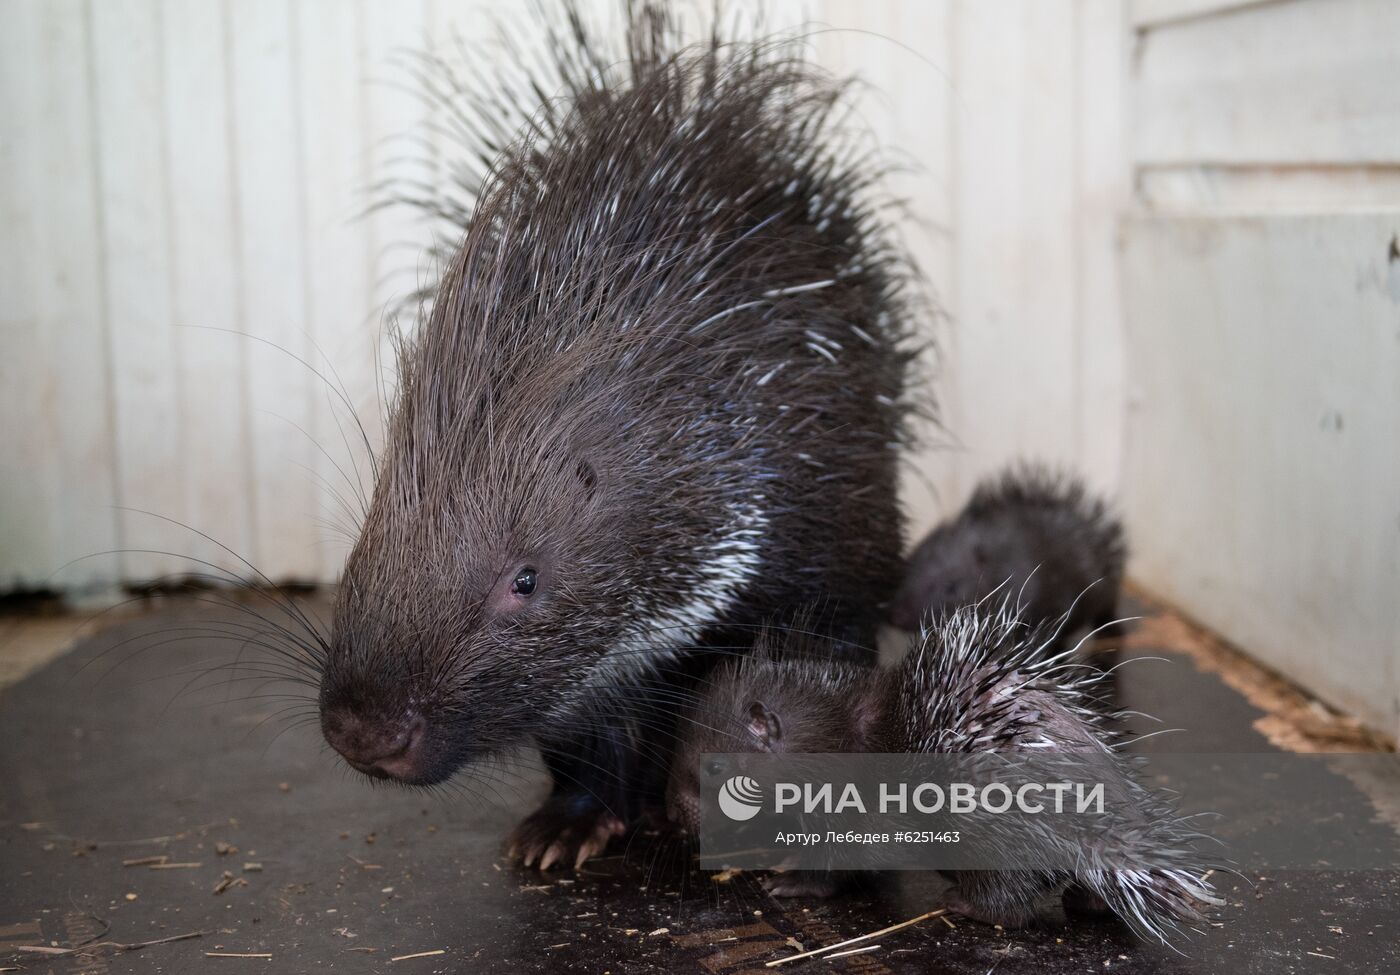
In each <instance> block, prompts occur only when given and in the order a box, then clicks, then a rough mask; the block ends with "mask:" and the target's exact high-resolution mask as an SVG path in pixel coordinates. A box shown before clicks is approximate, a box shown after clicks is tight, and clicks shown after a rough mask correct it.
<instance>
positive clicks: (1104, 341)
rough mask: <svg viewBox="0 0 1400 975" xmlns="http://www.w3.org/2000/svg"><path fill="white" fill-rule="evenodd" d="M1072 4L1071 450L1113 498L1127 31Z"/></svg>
mask: <svg viewBox="0 0 1400 975" xmlns="http://www.w3.org/2000/svg"><path fill="white" fill-rule="evenodd" d="M1076 8H1077V10H1076V24H1075V30H1076V34H1077V38H1076V52H1077V54H1076V58H1075V72H1076V74H1075V93H1074V105H1073V111H1074V114H1075V118H1076V120H1077V122H1078V129H1079V135H1078V145H1077V152H1076V167H1077V172H1076V178H1077V185H1076V201H1075V212H1076V226H1075V233H1076V247H1075V272H1076V274H1077V275H1078V295H1079V300H1078V323H1077V324H1078V333H1077V341H1076V345H1077V349H1076V352H1075V363H1076V371H1075V381H1074V393H1075V421H1076V431H1077V437H1078V442H1077V443H1076V445H1075V453H1076V454H1077V456H1078V464H1079V469H1080V470H1081V471H1082V472H1083V473H1084V476H1085V477H1086V478H1087V479H1088V480H1089V481H1090V483H1092V484H1094V485H1095V486H1097V487H1098V488H1099V489H1101V490H1103V491H1106V492H1108V493H1109V494H1110V495H1114V494H1116V493H1117V490H1118V488H1119V485H1120V482H1121V480H1122V470H1123V441H1124V437H1125V417H1126V413H1127V378H1126V373H1127V363H1126V359H1125V350H1124V341H1123V300H1122V291H1121V287H1120V274H1119V264H1120V248H1119V242H1118V221H1119V216H1120V215H1121V214H1122V213H1123V212H1125V210H1126V209H1127V207H1128V205H1129V201H1130V199H1131V192H1130V188H1129V183H1130V178H1129V173H1128V159H1127V144H1126V140H1125V135H1124V121H1123V112H1124V103H1125V101H1126V95H1127V85H1128V78H1127V53H1128V50H1129V44H1130V34H1129V30H1128V25H1127V23H1126V21H1125V15H1126V11H1125V9H1124V5H1123V4H1122V3H1120V2H1119V0H1076Z"/></svg>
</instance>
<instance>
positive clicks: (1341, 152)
mask: <svg viewBox="0 0 1400 975" xmlns="http://www.w3.org/2000/svg"><path fill="white" fill-rule="evenodd" d="M1134 21H1135V24H1134V26H1135V29H1136V35H1137V37H1136V44H1135V56H1134V59H1133V64H1134V69H1133V78H1132V86H1131V96H1130V103H1129V117H1130V118H1131V119H1132V126H1131V133H1130V140H1129V151H1130V155H1131V164H1132V167H1133V172H1134V183H1135V186H1136V190H1137V192H1136V199H1135V206H1134V208H1133V213H1132V215H1131V216H1130V218H1129V219H1128V220H1127V221H1126V223H1125V227H1124V238H1125V252H1124V257H1125V259H1124V281H1125V285H1124V294H1125V298H1126V305H1125V307H1126V324H1127V329H1128V339H1127V347H1128V349H1129V363H1128V375H1129V376H1130V380H1131V391H1130V400H1129V402H1130V409H1129V412H1128V421H1127V429H1128V444H1129V448H1128V451H1127V456H1126V464H1125V474H1124V490H1123V493H1124V498H1125V502H1126V504H1127V513H1128V517H1129V528H1130V532H1131V534H1132V536H1133V538H1134V543H1135V549H1136V553H1137V555H1136V559H1135V561H1134V565H1133V572H1134V574H1135V575H1136V576H1137V577H1138V579H1139V580H1140V581H1142V582H1144V583H1146V584H1147V585H1148V586H1149V587H1151V588H1152V589H1154V590H1156V591H1158V592H1160V593H1162V594H1163V595H1165V596H1167V597H1169V598H1170V599H1172V600H1173V601H1174V602H1176V603H1177V604H1179V605H1181V606H1183V607H1185V608H1187V609H1188V610H1189V611H1190V612H1191V613H1193V614H1194V615H1196V616H1197V617H1198V618H1200V619H1202V620H1203V621H1205V622H1206V623H1208V624H1209V625H1210V626H1212V627H1213V628H1215V629H1216V630H1218V631H1219V632H1221V633H1223V634H1225V635H1226V636H1227V637H1229V638H1231V639H1232V640H1234V641H1235V642H1237V643H1238V644H1240V645H1241V646H1243V647H1245V648H1246V649H1248V650H1249V651H1251V652H1252V653H1254V654H1256V655H1257V656H1259V657H1261V658H1262V659H1264V660H1265V661H1266V662H1267V663H1269V664H1271V665H1273V666H1274V667H1276V668H1278V669H1279V670H1282V671H1283V672H1284V673H1286V674H1288V675H1289V676H1291V677H1293V678H1294V679H1295V680H1297V681H1298V682H1300V683H1301V684H1303V685H1304V686H1306V687H1309V688H1312V689H1314V690H1315V691H1316V692H1317V693H1318V694H1319V695H1320V696H1321V697H1323V698H1325V699H1326V700H1329V701H1330V702H1332V703H1333V704H1336V705H1339V706H1341V707H1343V708H1345V709H1347V710H1350V711H1353V712H1355V713H1357V714H1359V715H1361V716H1362V717H1364V718H1365V719H1366V720H1368V721H1369V722H1370V723H1371V724H1373V725H1374V726H1376V727H1379V728H1382V729H1384V730H1386V731H1388V732H1390V733H1391V734H1397V733H1400V599H1397V593H1400V236H1397V235H1400V41H1397V39H1398V38H1400V5H1397V4H1395V3H1393V2H1389V0H1292V2H1266V3H1249V4H1245V3H1239V2H1235V3H1225V2H1219V0H1217V2H1208V0H1192V2H1182V0H1171V2H1169V0H1153V2H1139V3H1137V4H1136V6H1135V8H1134Z"/></svg>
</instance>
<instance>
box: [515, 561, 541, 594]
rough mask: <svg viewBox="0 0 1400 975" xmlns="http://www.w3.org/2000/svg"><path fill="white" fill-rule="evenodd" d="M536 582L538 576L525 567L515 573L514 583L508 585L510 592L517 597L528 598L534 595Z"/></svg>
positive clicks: (528, 567) (532, 570)
mask: <svg viewBox="0 0 1400 975" xmlns="http://www.w3.org/2000/svg"><path fill="white" fill-rule="evenodd" d="M538 582H539V574H538V573H537V572H536V571H535V570H534V569H533V568H531V567H530V566H528V565H527V566H526V567H525V568H523V569H521V570H520V571H519V572H518V573H516V576H515V579H514V581H512V582H511V584H510V591H511V592H513V593H514V594H515V595H517V596H529V595H531V594H532V593H534V591H535V585H536V584H537V583H538Z"/></svg>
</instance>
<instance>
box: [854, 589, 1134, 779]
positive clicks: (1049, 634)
mask: <svg viewBox="0 0 1400 975" xmlns="http://www.w3.org/2000/svg"><path fill="white" fill-rule="evenodd" d="M1062 624H1063V621H1056V622H1052V623H1044V624H1040V625H1034V626H1033V625H1031V624H1028V623H1025V622H1023V621H1022V620H1021V618H1020V617H1019V616H1018V615H1017V613H1016V610H1015V608H1014V607H1013V605H1012V602H1011V599H1010V597H1009V596H1006V597H1003V598H1002V599H1000V600H994V599H992V598H986V599H983V600H981V601H979V602H977V603H972V604H969V605H966V606H963V607H961V608H959V609H957V610H954V611H952V612H950V613H946V614H944V615H942V616H940V617H938V618H935V619H930V620H928V621H926V623H925V624H924V626H923V627H922V628H921V630H920V633H919V634H918V635H917V636H916V637H915V638H914V639H913V640H911V641H910V646H909V650H908V652H907V653H906V654H905V657H904V660H903V661H902V662H901V663H900V665H899V666H898V667H897V668H896V669H895V670H894V671H893V672H892V673H891V674H890V676H889V678H888V680H889V682H890V685H891V687H892V693H890V694H888V695H887V703H888V707H889V716H888V718H887V719H886V720H885V723H884V730H883V731H882V732H881V736H882V737H883V738H887V739H889V740H891V741H897V742H900V743H901V747H900V749H899V750H908V751H911V752H924V753H938V752H945V753H948V752H956V753H970V752H979V751H993V750H1005V749H1012V748H1019V747H1025V746H1026V745H1027V744H1030V743H1035V747H1048V746H1052V747H1056V748H1063V749H1075V748H1080V749H1095V748H1104V747H1107V745H1106V744H1105V743H1106V742H1107V741H1109V737H1110V736H1109V732H1108V730H1107V728H1106V721H1107V716H1108V711H1107V709H1106V708H1105V707H1104V706H1103V704H1102V702H1101V700H1100V694H1099V685H1100V683H1101V682H1102V680H1103V673H1102V672H1101V671H1099V670H1097V669H1094V668H1091V667H1086V666H1084V665H1082V664H1078V663H1075V662H1074V661H1073V660H1072V659H1070V654H1068V653H1066V652H1064V651H1061V650H1058V649H1057V643H1058V636H1059V629H1060V626H1061V625H1062ZM1050 699H1053V701H1054V703H1055V707H1054V708H1051V709H1050V710H1049V711H1047V709H1046V704H1047V701H1048V700H1050ZM1061 711H1062V712H1063V713H1064V715H1065V716H1066V719H1067V720H1062V721H1061V720H1038V716H1041V715H1047V714H1051V713H1059V712H1061Z"/></svg>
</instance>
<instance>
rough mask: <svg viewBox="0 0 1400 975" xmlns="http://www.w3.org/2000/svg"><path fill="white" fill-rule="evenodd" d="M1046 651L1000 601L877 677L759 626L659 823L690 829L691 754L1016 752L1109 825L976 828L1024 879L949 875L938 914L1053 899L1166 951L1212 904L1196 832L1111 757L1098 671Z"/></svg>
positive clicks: (707, 697)
mask: <svg viewBox="0 0 1400 975" xmlns="http://www.w3.org/2000/svg"><path fill="white" fill-rule="evenodd" d="M1061 622H1063V621H1061ZM1057 640H1058V638H1057V635H1056V634H1055V632H1054V629H1053V627H1047V626H1031V625H1029V624H1025V623H1023V622H1022V621H1021V620H1020V619H1019V618H1018V617H1017V616H1016V614H1015V612H1014V611H1013V610H1012V609H1011V603H1010V600H1009V599H1008V600H1004V601H1002V602H1001V603H1000V604H999V605H997V604H993V603H989V602H983V603H980V604H972V605H968V606H964V607H962V608H960V609H958V610H955V611H954V612H952V613H951V614H948V615H944V616H941V617H937V618H934V619H932V620H931V621H930V622H929V624H928V626H927V627H926V628H925V629H923V630H922V631H921V633H920V634H919V636H917V637H916V638H914V639H913V640H912V641H911V645H910V648H909V651H908V653H907V654H906V655H905V658H904V660H903V662H902V663H901V664H900V665H899V666H898V667H895V668H892V669H889V670H886V671H878V670H872V669H870V668H868V667H857V666H851V665H849V664H843V663H841V662H839V661H834V660H830V659H823V654H821V653H820V652H819V651H818V650H817V648H815V647H814V646H813V644H814V643H819V642H820V638H817V639H816V640H814V639H813V637H811V636H810V635H807V634H804V633H799V632H795V631H794V630H792V629H790V628H783V629H782V630H777V631H772V632H768V631H765V632H764V633H763V634H762V635H761V637H760V639H759V641H758V646H757V649H756V651H755V652H754V653H752V654H750V655H749V656H748V657H746V658H744V659H742V660H739V661H731V662H727V663H726V664H724V665H723V666H722V667H721V668H720V669H719V670H718V671H717V672H716V673H714V674H713V675H712V677H711V679H710V680H709V681H708V683H707V686H706V688H705V690H704V693H703V694H702V695H701V696H700V697H699V699H698V702H697V703H696V704H695V706H694V708H693V710H692V712H691V713H690V715H689V720H687V721H686V722H685V725H684V731H683V733H682V734H681V736H680V741H679V744H678V746H677V753H676V759H675V761H674V762H673V764H672V768H671V781H670V783H669V784H668V788H667V811H668V814H669V815H670V817H671V818H672V819H673V820H674V821H676V822H678V823H679V824H680V825H682V826H684V827H686V828H688V829H690V830H692V831H694V830H695V829H697V828H698V825H699V814H700V797H699V781H700V780H699V768H700V760H701V759H700V757H701V756H702V755H704V754H708V753H734V752H756V751H770V752H794V753H804V752H814V753H828V752H875V753H910V754H928V755H978V754H985V753H995V752H1021V753H1023V754H1028V755H1036V756H1047V755H1048V756H1054V757H1055V758H1058V759H1066V760H1068V761H1069V762H1070V763H1071V767H1074V768H1078V767H1081V766H1080V764H1079V763H1082V768H1083V769H1084V770H1085V771H1086V772H1087V773H1089V774H1090V775H1091V776H1092V777H1093V779H1094V780H1095V781H1102V782H1104V783H1105V788H1106V790H1107V794H1108V797H1109V801H1108V807H1109V809H1110V816H1109V818H1107V819H1105V820H1104V821H1103V824H1102V825H1096V826H1095V827H1094V828H1093V830H1092V832H1087V831H1074V830H1063V829H1062V830H1055V829H1048V830H1037V831H1036V832H1035V833H1034V835H1018V834H1017V833H1016V832H1015V831H1016V830H1018V829H1023V827H1021V826H1019V825H1016V824H1014V823H1011V822H1008V823H1006V824H1003V823H1002V817H998V816H991V817H983V818H982V819H980V820H976V822H977V824H978V825H977V829H978V830H979V831H981V832H983V833H985V834H986V835H984V836H983V837H982V840H983V841H984V842H1002V843H1004V845H1005V846H1006V848H1008V849H1016V850H1018V851H1024V862H1025V864H1026V869H1017V870H959V871H956V872H954V873H953V874H952V879H953V880H955V885H954V886H953V887H952V888H951V889H950V890H949V891H948V892H947V893H945V895H944V898H945V906H947V907H949V908H950V909H952V910H955V911H957V912H958V913H961V914H963V915H965V916H967V917H971V918H974V919H977V920H981V921H986V922H987V923H990V924H1000V925H1002V926H1004V927H1008V928H1011V927H1020V926H1023V925H1025V924H1027V923H1029V922H1030V921H1031V920H1032V919H1033V918H1034V917H1035V910H1036V905H1037V902H1038V901H1040V900H1042V899H1043V898H1044V897H1045V896H1046V895H1050V894H1056V893H1062V894H1064V896H1065V904H1066V907H1067V908H1081V909H1108V910H1111V911H1112V912H1113V913H1114V914H1116V915H1117V916H1118V917H1120V918H1121V919H1122V920H1124V921H1125V922H1126V923H1128V924H1129V925H1131V926H1132V927H1133V928H1134V930H1136V931H1137V932H1138V933H1139V934H1142V935H1145V936H1148V937H1151V938H1155V939H1159V940H1164V941H1165V940H1166V939H1167V938H1168V936H1169V935H1170V934H1172V933H1174V932H1176V931H1178V930H1179V928H1180V927H1181V926H1182V925H1191V924H1195V923H1197V922H1199V921H1201V920H1203V916H1202V911H1203V909H1204V908H1206V907H1207V906H1211V905H1216V904H1219V903H1220V902H1219V901H1218V900H1217V899H1216V898H1215V896H1214V893H1213V891H1212V888H1211V886H1210V883H1209V882H1208V881H1206V880H1204V879H1202V878H1203V876H1204V874H1205V872H1206V869H1205V867H1204V865H1202V864H1201V862H1200V859H1199V858H1200V856H1201V854H1200V852H1199V850H1198V846H1199V843H1200V841H1201V840H1202V839H1203V837H1202V836H1201V834H1199V833H1198V832H1197V831H1196V830H1195V829H1194V828H1193V827H1191V826H1190V825H1189V824H1188V823H1187V822H1185V821H1184V820H1182V819H1181V818H1180V817H1179V816H1177V815H1176V814H1175V813H1174V811H1173V810H1172V808H1171V806H1170V804H1169V803H1167V802H1166V801H1165V800H1164V799H1163V798H1161V797H1159V796H1158V795H1156V794H1155V793H1153V792H1151V791H1150V790H1148V789H1147V788H1145V787H1144V786H1142V785H1141V784H1140V783H1139V782H1138V781H1137V779H1136V777H1135V775H1134V772H1133V768H1132V766H1131V765H1130V764H1129V763H1128V762H1126V761H1125V760H1124V759H1122V758H1120V757H1119V756H1118V755H1117V753H1116V752H1115V750H1114V749H1113V747H1112V745H1113V739H1112V736H1111V734H1110V733H1109V732H1108V731H1107V730H1106V728H1105V724H1106V718H1107V715H1106V713H1105V711H1104V709H1103V708H1102V707H1101V705H1100V702H1098V701H1097V700H1096V684H1097V683H1098V682H1099V681H1100V680H1101V679H1102V675H1101V674H1100V672H1099V671H1097V670H1095V669H1093V668H1090V667H1086V666H1083V665H1078V664H1074V663H1072V662H1070V661H1069V658H1070V657H1071V656H1072V652H1073V651H1072V650H1070V651H1064V652H1061V653H1059V654H1055V653H1053V652H1051V651H1050V648H1052V647H1054V646H1055V645H1056V643H1057ZM1070 864H1074V865H1075V866H1074V867H1073V868H1072V869H1071V868H1069V866H1068V865H1070ZM845 879H849V875H836V876H834V877H833V876H829V875H824V874H820V873H813V872H810V871H797V872H795V873H786V874H785V873H779V874H776V875H774V876H773V877H771V878H769V880H768V881H767V885H768V887H769V890H770V891H771V892H773V893H775V894H779V895H822V896H824V895H827V894H830V893H832V892H834V891H835V889H836V887H837V886H838V883H837V882H838V881H841V880H845Z"/></svg>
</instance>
